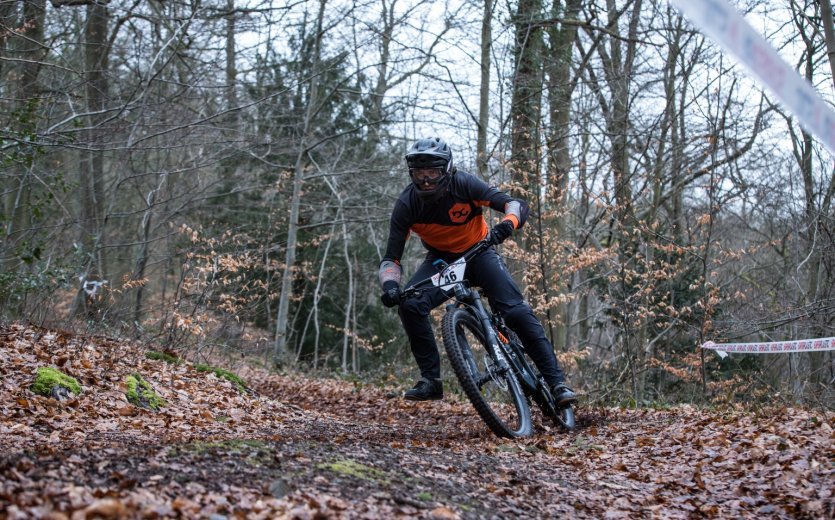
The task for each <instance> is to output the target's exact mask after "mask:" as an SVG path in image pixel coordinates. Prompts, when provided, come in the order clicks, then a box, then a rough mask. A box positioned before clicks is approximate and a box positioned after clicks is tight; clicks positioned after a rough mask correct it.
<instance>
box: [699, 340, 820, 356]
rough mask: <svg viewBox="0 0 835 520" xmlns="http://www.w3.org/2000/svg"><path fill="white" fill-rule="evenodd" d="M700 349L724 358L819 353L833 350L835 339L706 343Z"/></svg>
mask: <svg viewBox="0 0 835 520" xmlns="http://www.w3.org/2000/svg"><path fill="white" fill-rule="evenodd" d="M702 348H704V349H710V350H715V351H716V353H717V354H719V357H721V358H725V357H726V356H727V355H728V352H736V353H741V354H777V353H789V352H820V351H824V350H835V338H820V339H800V340H796V341H769V342H765V343H714V342H712V341H708V342H706V343H704V344H702Z"/></svg>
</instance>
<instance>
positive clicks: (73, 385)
mask: <svg viewBox="0 0 835 520" xmlns="http://www.w3.org/2000/svg"><path fill="white" fill-rule="evenodd" d="M57 386H60V387H62V388H66V389H67V390H69V391H70V392H72V393H74V394H80V393H81V385H79V384H78V381H76V380H75V378H74V377H70V376H68V375H67V374H65V373H63V372H61V371H60V370H57V369H54V368H52V367H40V368H38V372H37V374H35V382H34V383H32V391H33V392H35V393H36V394H39V395H44V396H46V397H49V396H50V395H52V391H53V389H54V388H55V387H57Z"/></svg>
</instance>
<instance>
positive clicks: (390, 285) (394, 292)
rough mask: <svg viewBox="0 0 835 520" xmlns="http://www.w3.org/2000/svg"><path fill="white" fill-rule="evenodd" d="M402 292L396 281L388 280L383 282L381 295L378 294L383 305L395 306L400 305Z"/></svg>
mask: <svg viewBox="0 0 835 520" xmlns="http://www.w3.org/2000/svg"><path fill="white" fill-rule="evenodd" d="M401 295H402V292H401V291H400V286H399V285H398V284H397V282H393V281H388V282H386V283H384V284H383V295H382V296H380V300H382V302H383V305H385V306H386V307H397V306H398V305H400V299H401Z"/></svg>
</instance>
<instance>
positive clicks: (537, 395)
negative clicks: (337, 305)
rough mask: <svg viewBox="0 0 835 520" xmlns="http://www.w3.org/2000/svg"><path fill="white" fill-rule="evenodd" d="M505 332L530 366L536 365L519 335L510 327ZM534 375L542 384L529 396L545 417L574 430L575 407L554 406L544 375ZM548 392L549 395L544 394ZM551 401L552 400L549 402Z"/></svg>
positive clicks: (575, 423) (575, 422)
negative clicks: (543, 378)
mask: <svg viewBox="0 0 835 520" xmlns="http://www.w3.org/2000/svg"><path fill="white" fill-rule="evenodd" d="M503 330H504V334H505V335H507V336H508V338H510V342H511V343H515V345H516V346H517V348H518V350H519V352H520V353H521V354H522V355H523V356H525V359H526V361H527V365H528V367H533V366H535V365H534V363H533V360H532V359H531V358H530V357H529V356H528V355H527V351H526V350H525V347H524V346H522V340H521V339H519V336H518V335H517V334H516V333H515V332H513V331H512V330H510V329H503ZM534 375H536V376H537V379H538V380H539V384H540V385H542V386H541V387H540V388H538V389H537V390H536V391H533V392H531V393H530V394H529V397H530V398H531V400H533V402H535V403H536V405H537V406H538V407H539V409H540V410H542V414H543V415H544V416H545V417H548V418H550V419H551V420H552V421H554V422H555V423H557V425H558V426H560V427H562V428H564V429H566V430H573V429H574V427H575V426H576V425H577V421H576V419H575V417H574V408H572V406H571V405H568V406H565V407H563V408H559V407H556V406H553V405H552V403H553V402H554V400H553V397H551V396H550V391H549V390H547V389H546V388H545V382H544V381H543V380H542V376H541V375H539V373H538V372H536V371H534ZM546 392H547V393H548V394H549V395H548V397H546V396H545V395H544V394H545V393H546ZM549 401H550V402H549Z"/></svg>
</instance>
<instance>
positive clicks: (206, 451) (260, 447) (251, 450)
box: [169, 439, 274, 467]
mask: <svg viewBox="0 0 835 520" xmlns="http://www.w3.org/2000/svg"><path fill="white" fill-rule="evenodd" d="M218 454H230V455H235V456H236V458H238V459H239V460H243V461H244V462H245V463H246V464H248V465H249V466H253V467H257V466H262V465H265V464H266V465H268V464H269V463H270V462H271V461H272V460H273V459H274V457H273V450H272V449H271V448H270V447H269V446H267V444H266V443H264V442H263V441H259V440H254V439H252V440H250V439H228V440H223V441H216V442H203V441H196V442H192V443H189V444H184V445H181V446H177V447H174V448H171V450H170V451H169V455H171V456H178V455H198V456H209V457H210V456H216V455H218Z"/></svg>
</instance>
